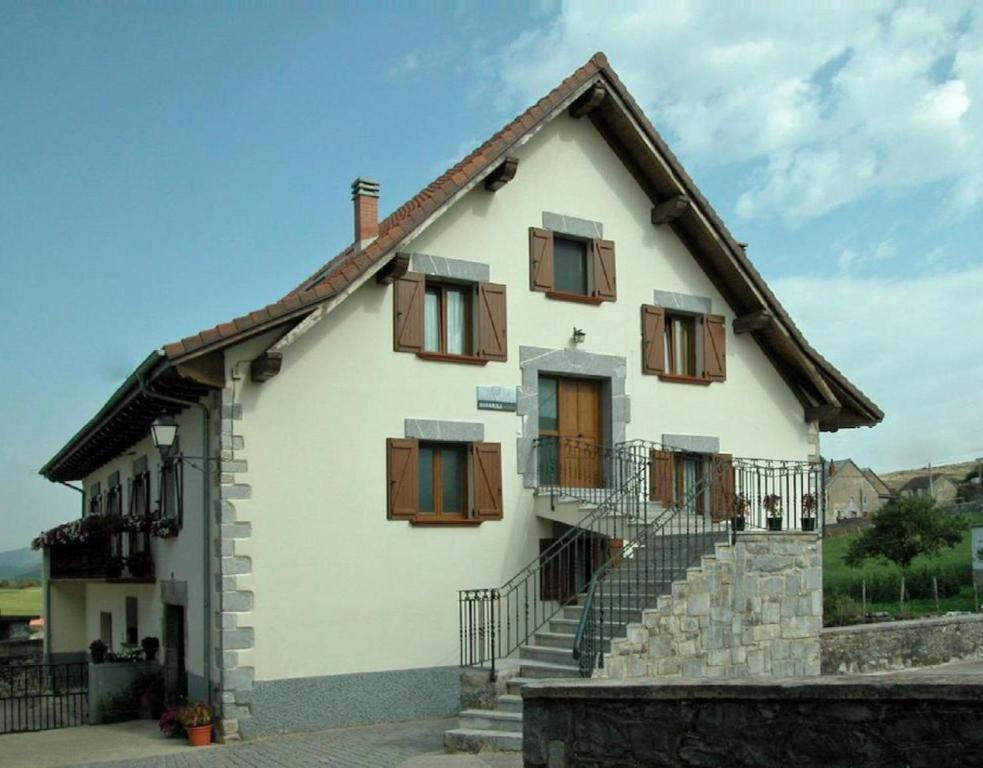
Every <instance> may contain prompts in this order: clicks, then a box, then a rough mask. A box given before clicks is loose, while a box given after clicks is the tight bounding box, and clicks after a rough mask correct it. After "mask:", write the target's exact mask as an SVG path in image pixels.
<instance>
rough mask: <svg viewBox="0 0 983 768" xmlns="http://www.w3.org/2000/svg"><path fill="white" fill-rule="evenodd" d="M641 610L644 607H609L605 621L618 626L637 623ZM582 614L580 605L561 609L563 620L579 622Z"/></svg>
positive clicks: (582, 608) (582, 607)
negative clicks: (612, 622)
mask: <svg viewBox="0 0 983 768" xmlns="http://www.w3.org/2000/svg"><path fill="white" fill-rule="evenodd" d="M605 597H606V596H605ZM605 603H606V604H607V605H608V606H610V605H611V604H610V603H609V602H608V601H607V600H605ZM652 605H653V607H654V606H655V603H654V602H653V603H652ZM643 610H644V607H640V608H627V607H622V608H618V607H617V606H615V607H609V608H608V609H607V610H606V611H605V613H606V615H605V620H606V621H615V622H617V623H618V624H633V623H635V622H637V621H638V619H639V617H640V616H641V614H642V611H643ZM583 612H584V606H582V605H568V606H567V607H566V608H564V609H563V618H565V619H573V620H575V621H580V615H581V614H582V613H583Z"/></svg>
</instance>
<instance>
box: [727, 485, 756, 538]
mask: <svg viewBox="0 0 983 768" xmlns="http://www.w3.org/2000/svg"><path fill="white" fill-rule="evenodd" d="M750 508H751V502H750V501H748V498H747V496H745V495H744V494H743V493H735V494H734V516H733V517H732V518H731V519H730V527H731V530H733V531H735V532H736V531H743V530H744V526H745V525H746V523H747V513H748V509H750Z"/></svg>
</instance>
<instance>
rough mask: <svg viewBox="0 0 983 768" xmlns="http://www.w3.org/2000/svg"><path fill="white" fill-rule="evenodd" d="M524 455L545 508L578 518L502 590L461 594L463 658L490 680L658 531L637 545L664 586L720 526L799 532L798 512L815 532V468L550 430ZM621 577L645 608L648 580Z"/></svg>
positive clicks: (649, 598) (820, 506)
mask: <svg viewBox="0 0 983 768" xmlns="http://www.w3.org/2000/svg"><path fill="white" fill-rule="evenodd" d="M534 451H535V457H534V459H535V462H536V465H535V466H536V471H537V473H538V482H537V493H539V494H546V495H549V497H550V503H551V505H555V504H556V502H557V501H558V500H560V499H561V498H567V499H571V500H575V501H578V502H580V504H581V508H582V509H584V510H586V514H585V516H584V517H583V518H582V519H581V520H580V521H579V522H577V523H576V524H575V525H573V526H571V527H570V528H568V529H567V530H566V532H565V533H563V534H562V535H561V536H560V537H559V538H557V539H555V540H553V541H551V542H549V543H547V544H546V545H545V546H543V548H542V551H541V552H540V554H539V556H538V557H537V558H535V559H534V560H533V561H532V562H530V563H529V564H527V565H526V567H524V568H523V569H522V570H520V571H519V572H518V573H517V574H516V575H515V576H514V577H512V578H511V579H509V580H508V581H507V582H506V583H505V584H503V585H502V586H500V587H497V588H482V589H466V590H461V591H460V592H459V597H458V610H459V625H460V630H459V634H460V637H459V640H460V661H461V665H462V666H488V665H490V667H491V672H492V675H493V676H494V674H495V666H496V663H497V661H498V660H499V659H503V658H506V657H508V656H510V655H511V654H512V653H514V652H515V651H516V650H517V649H518V648H519V647H520V646H522V645H525V644H526V643H527V642H528V641H529V638H531V637H532V636H533V634H535V633H536V632H537V631H538V630H539V629H540V628H542V627H543V626H544V625H545V624H546V623H547V622H548V621H549V620H550V619H552V618H553V617H555V616H556V614H557V613H558V612H559V611H560V610H562V608H563V607H564V606H565V605H567V604H569V603H570V602H571V601H573V600H575V599H576V598H577V596H578V595H580V594H581V593H583V592H584V591H585V590H587V589H588V588H589V586H590V584H591V580H592V579H593V577H594V574H595V573H597V572H598V570H599V569H601V568H602V567H603V566H604V565H605V564H606V563H610V565H609V566H608V569H609V570H612V569H617V568H618V567H619V566H620V564H621V563H625V562H636V563H641V562H642V561H636V560H633V558H632V553H633V552H634V551H635V550H637V549H638V547H639V546H640V544H642V543H644V542H646V541H647V540H648V537H652V536H662V538H663V540H662V541H661V543H660V546H658V547H652V548H648V549H647V551H646V563H645V567H646V568H651V569H652V570H653V572H655V571H658V572H659V573H661V574H662V575H663V576H664V578H663V579H660V580H659V583H660V588H664V589H666V590H667V589H668V587H669V586H670V584H671V581H672V580H673V579H675V578H679V577H680V574H681V573H682V574H684V573H685V568H682V571H680V568H681V567H682V564H683V563H684V562H686V563H695V562H699V556H700V555H702V554H704V553H706V552H709V551H712V548H713V543H715V542H716V541H717V540H718V538H719V537H720V536H721V535H722V534H724V533H726V531H727V530H728V529H729V530H732V531H738V530H743V529H745V528H762V529H763V528H769V527H770V528H772V529H775V528H777V527H778V526H779V525H780V524H779V523H777V522H776V521H778V520H780V521H781V523H782V524H784V525H782V527H784V529H785V530H792V529H799V528H800V527H802V523H801V519H802V518H803V517H805V518H806V519H807V520H808V519H812V520H814V521H815V522H814V523H813V524H812V527H817V526H818V529H819V530H821V529H822V521H823V519H824V512H825V506H824V496H825V494H824V492H823V477H824V475H823V472H822V469H821V465H819V464H814V463H810V462H800V461H772V460H758V459H734V458H731V457H729V456H717V457H714V458H710V459H708V458H706V457H702V458H701V457H694V456H693V455H692V454H688V453H686V452H684V451H681V450H678V449H675V448H673V447H670V446H663V445H660V444H659V443H654V442H650V441H632V442H628V443H621V444H618V445H616V446H613V447H612V446H599V445H596V444H593V443H590V442H587V441H583V440H576V439H570V438H557V437H549V438H540V439H538V440H536V441H535V444H534ZM769 520H770V521H771V522H770V523H769ZM807 527H808V525H807ZM626 542H628V543H627V544H626ZM686 567H688V565H687V566H686ZM647 572H648V571H644V573H647ZM624 573H626V574H627V573H628V572H627V571H625V572H624ZM624 581H625V589H626V599H628V598H629V597H630V600H631V601H632V602H631V605H632V606H640V607H641V608H644V607H651V606H654V605H655V601H656V598H657V597H658V594H657V593H656V592H652V591H650V590H648V587H649V586H652V585H651V584H650V583H649V582H648V581H646V583H645V587H646V589H644V590H641V589H636V588H635V585H633V584H632V583H631V580H630V579H626V580H624ZM641 608H639V609H641ZM587 652H588V653H589V652H590V651H589V650H588V651H587ZM581 655H583V654H581Z"/></svg>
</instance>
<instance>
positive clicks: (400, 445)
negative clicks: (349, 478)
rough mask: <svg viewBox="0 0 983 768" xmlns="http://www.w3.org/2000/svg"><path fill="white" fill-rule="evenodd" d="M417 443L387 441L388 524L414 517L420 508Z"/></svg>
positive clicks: (390, 439)
mask: <svg viewBox="0 0 983 768" xmlns="http://www.w3.org/2000/svg"><path fill="white" fill-rule="evenodd" d="M419 453H420V452H419V443H418V442H417V441H416V440H413V439H410V438H407V439H402V438H398V437H390V438H389V439H388V440H387V441H386V474H387V479H388V484H389V490H388V497H387V498H388V508H389V519H390V520H408V519H412V518H414V517H416V514H417V511H418V510H419V505H420V479H419V472H420V467H419Z"/></svg>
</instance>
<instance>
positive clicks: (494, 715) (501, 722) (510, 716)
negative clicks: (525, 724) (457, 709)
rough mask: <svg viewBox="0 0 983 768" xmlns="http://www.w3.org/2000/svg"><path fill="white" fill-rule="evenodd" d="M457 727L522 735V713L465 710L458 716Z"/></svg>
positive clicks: (495, 710) (494, 710) (496, 710)
mask: <svg viewBox="0 0 983 768" xmlns="http://www.w3.org/2000/svg"><path fill="white" fill-rule="evenodd" d="M458 722H459V727H460V728H463V729H465V730H469V731H504V732H506V733H522V712H502V711H501V710H498V709H466V710H464V711H463V712H462V713H461V714H460V715H458Z"/></svg>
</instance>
